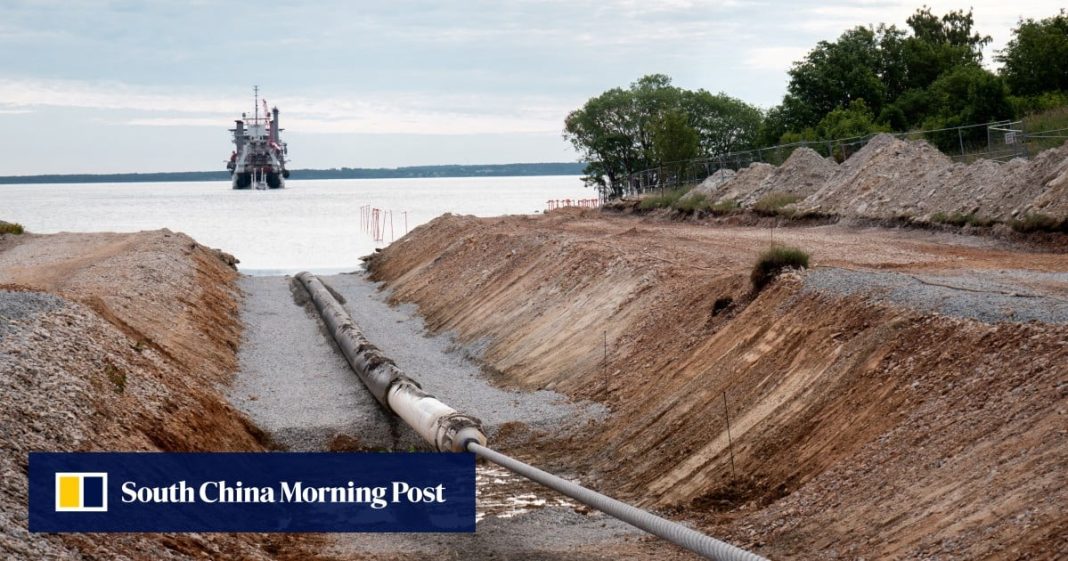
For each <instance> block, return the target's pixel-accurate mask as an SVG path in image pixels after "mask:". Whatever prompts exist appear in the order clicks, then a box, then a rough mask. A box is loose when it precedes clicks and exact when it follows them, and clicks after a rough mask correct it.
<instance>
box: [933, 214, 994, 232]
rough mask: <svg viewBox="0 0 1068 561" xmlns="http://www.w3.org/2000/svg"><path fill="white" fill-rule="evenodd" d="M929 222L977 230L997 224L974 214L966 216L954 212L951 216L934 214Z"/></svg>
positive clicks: (992, 220)
mask: <svg viewBox="0 0 1068 561" xmlns="http://www.w3.org/2000/svg"><path fill="white" fill-rule="evenodd" d="M931 222H935V223H938V224H949V225H951V226H957V227H963V226H975V227H977V228H988V227H990V226H993V225H994V224H997V220H994V219H993V218H984V217H981V216H977V215H976V214H975V213H974V212H970V213H968V214H964V213H963V212H954V213H951V214H946V213H944V212H936V213H934V214H932V215H931Z"/></svg>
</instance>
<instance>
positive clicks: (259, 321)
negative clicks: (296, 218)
mask: <svg viewBox="0 0 1068 561" xmlns="http://www.w3.org/2000/svg"><path fill="white" fill-rule="evenodd" d="M321 279H322V280H323V281H324V284H326V285H327V286H328V288H329V289H330V291H331V292H332V293H333V294H334V296H335V297H336V298H338V299H339V301H341V302H343V303H344V307H345V309H346V311H348V312H349V313H350V314H351V315H352V316H353V319H354V321H355V322H357V324H358V325H359V326H360V328H361V330H362V331H363V332H364V334H365V336H366V337H367V338H368V339H369V340H370V341H371V342H372V343H373V344H375V345H376V346H378V347H379V348H381V349H382V351H383V353H384V354H386V355H387V356H389V357H390V358H392V359H393V360H394V361H395V362H396V364H397V366H398V367H399V368H400V369H401V370H403V371H404V372H405V373H407V374H409V375H410V376H412V377H413V378H415V379H417V380H418V381H419V382H420V384H421V385H422V386H423V388H424V389H426V390H427V391H428V392H429V393H431V394H433V395H435V396H436V397H438V398H440V399H441V400H442V401H444V402H446V403H448V404H449V405H452V406H454V407H456V408H457V409H459V410H461V411H469V412H471V413H473V414H476V415H478V416H479V417H480V418H481V419H482V421H483V423H484V425H485V428H486V429H487V430H486V432H487V434H488V436H489V437H490V439H491V441H495V445H497V443H501V444H503V446H504V447H505V448H507V447H508V445H507V442H508V441H509V440H510V439H511V438H513V437H511V436H510V435H514V434H517V433H519V434H529V433H531V432H543V433H546V434H553V435H561V434H568V433H570V432H572V431H575V430H577V429H579V428H580V427H581V426H583V425H584V424H586V423H591V422H597V421H598V420H600V419H603V418H604V416H605V414H606V411H605V409H604V407H603V406H601V405H599V404H596V403H592V402H582V401H573V400H571V399H569V398H567V397H566V396H563V395H561V394H558V393H555V392H552V391H521V390H508V389H501V388H499V387H497V386H494V385H493V384H491V383H489V382H488V380H487V376H486V375H485V374H484V373H483V372H482V369H481V368H480V364H479V361H478V360H477V359H476V358H474V357H473V356H472V355H471V352H470V351H469V350H465V349H462V348H459V347H457V346H456V345H455V343H454V341H453V340H452V338H451V337H450V336H448V335H447V334H445V335H438V336H434V335H430V334H428V333H426V331H425V329H424V326H423V322H422V319H421V318H420V317H419V316H418V315H417V314H416V313H415V311H414V309H413V308H412V307H410V306H400V307H390V306H389V305H388V304H387V303H386V301H385V299H386V294H385V293H382V292H379V291H378V287H377V286H376V285H375V283H372V282H370V281H369V280H367V279H366V277H365V276H364V275H363V274H348V275H333V276H326V277H321ZM239 285H240V287H241V289H242V290H243V292H244V293H245V298H244V301H243V307H242V311H241V316H242V320H243V322H244V324H245V333H244V340H243V341H242V345H241V347H240V351H239V353H238V358H239V362H240V366H239V371H238V375H237V377H236V379H235V382H234V384H233V386H232V388H231V390H230V399H231V401H232V403H234V404H235V405H236V406H237V407H238V408H239V409H241V410H242V411H244V412H246V413H247V414H248V415H249V417H250V418H251V419H252V420H253V422H255V423H256V424H257V426H259V427H262V428H263V429H264V430H266V431H267V432H268V433H269V434H270V435H272V437H273V439H274V442H275V444H276V445H277V446H279V447H281V448H284V449H289V450H305V451H320V450H335V451H338V450H345V451H364V450H371V451H377V450H396V451H409V450H427V449H428V448H427V444H426V443H425V442H423V440H422V439H421V438H419V436H418V435H417V434H415V432H414V431H412V430H411V429H410V428H409V427H408V426H406V425H404V424H403V423H402V422H399V421H397V420H396V418H395V417H393V416H391V415H386V414H385V413H383V411H382V408H381V407H380V406H379V405H378V403H377V402H376V401H375V399H374V398H373V397H372V396H371V394H370V393H369V392H368V391H367V390H366V389H365V388H364V387H363V385H362V384H361V382H360V381H359V379H358V378H357V377H356V375H355V374H354V373H353V372H352V370H351V369H350V367H349V366H348V364H347V363H346V362H345V360H344V358H342V355H341V354H340V352H339V350H338V349H337V348H336V344H335V343H334V341H333V339H332V337H331V336H330V335H329V334H328V333H327V331H326V330H325V327H324V325H323V323H322V321H321V319H320V318H319V316H318V314H317V313H316V312H315V310H314V307H313V306H312V305H311V303H310V302H309V300H308V297H307V293H306V292H305V291H304V289H303V287H301V286H300V285H299V283H298V282H296V281H295V279H293V278H290V277H244V278H242V279H241V280H240V281H239ZM568 475H569V478H570V479H572V480H574V481H577V482H582V481H583V479H584V477H583V476H582V475H581V474H580V473H578V472H571V473H569V474H568ZM476 482H477V485H478V487H477V503H478V511H477V513H476V519H477V520H478V522H479V529H478V532H477V534H476V535H473V536H472V535H440V536H434V537H432V538H427V537H426V536H422V535H406V534H395V535H386V536H383V535H361V534H348V535H331V536H329V539H328V540H327V542H328V546H327V549H326V551H325V553H326V554H327V555H329V556H336V557H338V558H342V559H348V558H353V557H356V558H359V557H361V556H363V555H371V556H372V558H392V556H394V555H400V556H401V557H405V556H411V557H413V558H424V557H428V556H429V557H434V558H469V557H471V556H472V555H473V556H476V557H485V556H498V557H500V558H518V557H524V558H526V557H529V556H531V555H533V556H534V558H544V559H570V558H593V559H597V558H604V559H610V558H614V557H616V556H618V555H619V552H620V551H621V550H628V551H630V553H628V554H627V555H628V556H632V555H635V554H636V555H638V556H643V555H652V554H654V553H655V552H656V551H657V550H660V551H662V552H666V553H667V554H668V555H674V556H678V558H690V557H689V556H687V555H685V554H682V553H679V552H678V551H677V550H676V548H674V547H673V546H670V545H664V544H659V546H655V545H654V544H651V543H650V544H648V545H643V544H637V542H635V543H633V544H632V543H629V542H630V541H631V540H637V539H638V538H639V537H642V534H641V532H639V531H637V530H635V529H633V528H631V527H629V526H627V525H626V524H623V523H621V522H618V521H616V520H614V519H611V518H609V517H606V516H603V515H601V514H599V513H591V512H590V511H589V509H587V508H584V507H581V506H580V505H577V504H575V503H574V501H572V500H570V499H568V498H567V497H564V496H562V495H559V494H556V493H554V492H552V491H550V490H547V489H545V488H543V487H540V486H538V485H537V484H534V483H532V482H530V481H528V480H526V479H523V478H520V477H517V476H515V475H513V474H511V473H510V472H507V471H506V470H503V469H502V468H499V467H496V466H493V465H490V464H486V465H481V464H480V465H479V466H478V468H477V473H476ZM539 534H544V535H546V538H545V539H544V540H530V539H529V538H524V536H527V537H529V536H533V535H539ZM549 536H552V537H551V538H550V537H549ZM645 549H647V550H648V551H649V553H647V554H643V553H642V551H643V550H645Z"/></svg>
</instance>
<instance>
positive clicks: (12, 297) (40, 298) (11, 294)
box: [0, 290, 64, 338]
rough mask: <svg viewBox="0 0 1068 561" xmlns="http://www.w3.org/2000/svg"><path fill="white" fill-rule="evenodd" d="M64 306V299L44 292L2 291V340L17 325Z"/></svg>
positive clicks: (0, 295)
mask: <svg viewBox="0 0 1068 561" xmlns="http://www.w3.org/2000/svg"><path fill="white" fill-rule="evenodd" d="M63 305H64V301H63V299H62V298H59V297H56V296H52V295H51V294H46V293H44V292H24V291H13V290H0V338H3V336H4V334H5V333H10V332H12V331H14V330H15V328H16V324H21V323H24V322H27V321H32V320H33V319H34V318H35V317H37V315H38V314H42V313H45V312H49V311H51V310H54V309H56V308H59V307H61V306H63Z"/></svg>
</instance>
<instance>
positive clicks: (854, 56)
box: [783, 27, 886, 131]
mask: <svg viewBox="0 0 1068 561" xmlns="http://www.w3.org/2000/svg"><path fill="white" fill-rule="evenodd" d="M881 60H882V57H881V54H880V52H879V37H877V35H876V32H875V30H873V29H870V28H867V27H856V28H853V29H850V30H849V31H846V32H845V33H843V34H842V36H841V37H839V38H838V40H837V41H835V42H833V43H831V42H827V41H820V42H819V43H818V44H817V45H816V48H815V49H813V50H812V51H810V52H809V53H808V55H807V56H806V57H805V58H804V59H803V60H801V61H799V62H796V63H794V66H793V68H791V69H790V84H789V85H788V86H787V91H788V92H789V93H788V95H787V96H786V98H785V99H784V100H783V110H784V111H785V112H786V121H787V122H788V123H789V125H790V129H791V130H795V131H796V130H800V128H804V127H810V126H815V125H816V124H817V123H818V122H819V120H820V119H822V118H823V116H824V115H826V114H827V113H830V112H831V111H834V110H835V109H837V108H839V107H846V106H848V105H849V104H850V103H851V102H852V101H853V100H856V99H863V100H866V101H867V102H868V103H869V104H870V105H871V106H872V107H873V108H874V109H875V110H876V111H878V110H880V109H881V108H882V105H883V101H884V99H885V97H886V85H885V84H884V83H883V81H882V79H881V77H880V75H879V68H880V61H881Z"/></svg>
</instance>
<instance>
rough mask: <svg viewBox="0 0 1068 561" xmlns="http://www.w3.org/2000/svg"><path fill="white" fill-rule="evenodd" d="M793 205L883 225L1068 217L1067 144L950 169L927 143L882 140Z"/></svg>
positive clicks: (951, 165)
mask: <svg viewBox="0 0 1068 561" xmlns="http://www.w3.org/2000/svg"><path fill="white" fill-rule="evenodd" d="M783 167H785V165H784V166H783ZM780 169H782V168H780ZM791 175H792V174H791V173H784V174H783V176H784V177H786V178H789V177H790V176H791ZM797 206H798V208H800V209H802V210H810V211H818V212H823V213H830V214H839V215H844V216H856V217H864V218H881V219H882V218H898V217H908V218H916V219H922V220H930V219H931V218H932V217H933V216H934V215H936V214H938V213H941V214H944V215H953V214H959V215H974V216H975V217H976V218H979V219H992V220H998V221H1009V220H1011V219H1013V218H1016V217H1021V216H1024V215H1027V214H1031V213H1042V214H1049V215H1051V216H1053V217H1057V218H1063V217H1068V144H1066V145H1065V146H1061V147H1060V148H1055V149H1051V150H1046V151H1044V152H1042V153H1041V154H1039V155H1037V156H1036V157H1035V158H1034V159H1032V160H1030V161H1026V160H1022V159H1016V160H1012V161H1010V162H1008V163H999V162H994V161H990V160H978V161H976V162H974V163H972V164H955V163H953V162H952V161H951V160H950V159H949V158H948V157H946V156H945V155H944V154H942V153H941V152H940V151H938V150H937V149H936V148H934V147H933V146H931V145H930V144H928V143H926V142H924V141H910V140H900V139H897V138H895V137H893V136H892V135H889V134H882V135H879V136H876V137H875V138H873V139H872V140H871V142H869V143H868V144H867V145H866V146H865V147H864V148H863V149H861V150H860V151H859V152H857V153H856V154H854V155H853V156H852V157H850V158H849V159H848V160H846V161H845V162H844V163H843V164H842V165H841V166H840V167H839V169H838V172H837V173H835V174H834V175H832V176H831V177H830V178H828V179H827V180H826V182H825V183H824V184H823V185H822V187H820V188H819V189H818V190H817V191H816V192H814V193H812V194H811V195H810V196H808V197H807V198H806V199H805V200H804V201H802V202H800V203H798V205H797Z"/></svg>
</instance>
